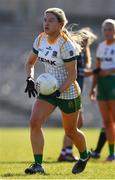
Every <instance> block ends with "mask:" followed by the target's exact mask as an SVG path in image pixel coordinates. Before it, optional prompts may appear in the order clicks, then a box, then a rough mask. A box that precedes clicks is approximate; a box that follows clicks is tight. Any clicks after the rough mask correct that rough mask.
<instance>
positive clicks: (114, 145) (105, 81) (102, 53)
mask: <svg viewBox="0 0 115 180" xmlns="http://www.w3.org/2000/svg"><path fill="white" fill-rule="evenodd" d="M102 33H103V36H104V41H103V42H101V43H100V44H99V46H98V48H97V54H96V56H97V63H96V66H97V67H98V68H100V71H99V74H98V76H94V79H93V83H92V88H91V93H90V95H91V98H93V97H95V86H96V83H97V100H98V105H99V109H100V112H101V115H102V118H103V122H104V127H105V129H106V136H107V140H108V147H109V155H108V157H107V160H108V161H113V160H115V20H113V19H106V20H105V21H104V22H103V23H102Z"/></svg>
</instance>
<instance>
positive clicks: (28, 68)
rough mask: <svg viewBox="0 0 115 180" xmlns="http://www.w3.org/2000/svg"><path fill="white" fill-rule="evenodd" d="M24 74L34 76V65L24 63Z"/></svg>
mask: <svg viewBox="0 0 115 180" xmlns="http://www.w3.org/2000/svg"><path fill="white" fill-rule="evenodd" d="M25 69H26V76H27V77H32V78H34V65H31V64H26V67H25Z"/></svg>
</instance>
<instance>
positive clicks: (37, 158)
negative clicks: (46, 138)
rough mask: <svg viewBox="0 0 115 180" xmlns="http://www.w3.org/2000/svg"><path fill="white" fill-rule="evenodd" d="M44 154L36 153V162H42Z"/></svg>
mask: <svg viewBox="0 0 115 180" xmlns="http://www.w3.org/2000/svg"><path fill="white" fill-rule="evenodd" d="M42 159H43V155H42V154H34V160H35V163H39V164H42Z"/></svg>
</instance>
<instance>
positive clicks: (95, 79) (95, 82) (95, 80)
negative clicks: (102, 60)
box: [91, 75, 97, 91]
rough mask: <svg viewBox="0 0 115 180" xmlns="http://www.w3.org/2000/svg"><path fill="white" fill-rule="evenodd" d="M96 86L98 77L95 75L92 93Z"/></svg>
mask: <svg viewBox="0 0 115 180" xmlns="http://www.w3.org/2000/svg"><path fill="white" fill-rule="evenodd" d="M96 85H97V76H96V75H94V76H93V80H92V85H91V91H92V90H94V89H95V88H96Z"/></svg>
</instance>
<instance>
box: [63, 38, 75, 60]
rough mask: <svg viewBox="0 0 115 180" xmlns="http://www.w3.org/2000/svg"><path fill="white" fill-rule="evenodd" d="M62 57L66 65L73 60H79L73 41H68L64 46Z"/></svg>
mask: <svg viewBox="0 0 115 180" xmlns="http://www.w3.org/2000/svg"><path fill="white" fill-rule="evenodd" d="M61 57H62V59H63V61H64V62H65V63H66V62H70V61H73V60H77V50H76V48H75V46H74V44H73V43H72V42H71V41H67V42H66V43H64V45H63V46H62V48H61Z"/></svg>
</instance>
